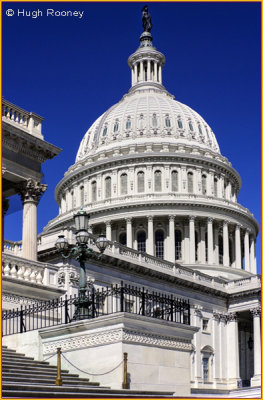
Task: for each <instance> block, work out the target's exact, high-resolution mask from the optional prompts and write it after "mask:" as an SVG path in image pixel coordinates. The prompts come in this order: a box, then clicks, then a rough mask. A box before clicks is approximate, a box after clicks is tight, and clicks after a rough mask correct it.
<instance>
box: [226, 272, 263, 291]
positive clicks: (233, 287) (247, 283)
mask: <svg viewBox="0 0 263 400" xmlns="http://www.w3.org/2000/svg"><path fill="white" fill-rule="evenodd" d="M225 286H226V289H227V290H228V292H229V293H235V292H239V291H242V289H244V290H249V289H253V288H260V287H261V277H260V276H259V275H252V276H250V277H248V278H244V279H238V280H234V281H231V282H228V283H226V285H225Z"/></svg>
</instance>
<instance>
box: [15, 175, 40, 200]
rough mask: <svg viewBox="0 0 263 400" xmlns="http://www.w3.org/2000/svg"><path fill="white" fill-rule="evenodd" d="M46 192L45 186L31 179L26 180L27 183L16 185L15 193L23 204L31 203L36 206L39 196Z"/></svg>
mask: <svg viewBox="0 0 263 400" xmlns="http://www.w3.org/2000/svg"><path fill="white" fill-rule="evenodd" d="M46 190H47V185H44V184H42V183H40V182H37V181H34V180H33V179H28V180H27V181H25V182H23V183H19V184H18V185H17V191H18V194H19V196H20V197H21V200H22V202H23V203H26V202H28V201H30V202H31V201H33V202H35V203H36V204H38V203H39V200H40V198H41V196H42V195H43V194H44V192H45V191H46Z"/></svg>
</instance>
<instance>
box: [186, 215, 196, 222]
mask: <svg viewBox="0 0 263 400" xmlns="http://www.w3.org/2000/svg"><path fill="white" fill-rule="evenodd" d="M188 219H189V221H194V220H195V219H196V216H195V215H189V217H188Z"/></svg>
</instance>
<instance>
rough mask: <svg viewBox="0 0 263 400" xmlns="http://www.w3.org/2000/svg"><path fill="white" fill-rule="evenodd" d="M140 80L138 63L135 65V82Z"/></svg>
mask: <svg viewBox="0 0 263 400" xmlns="http://www.w3.org/2000/svg"><path fill="white" fill-rule="evenodd" d="M137 82H138V66H137V63H136V64H135V65H134V83H137Z"/></svg>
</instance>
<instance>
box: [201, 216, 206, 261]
mask: <svg viewBox="0 0 263 400" xmlns="http://www.w3.org/2000/svg"><path fill="white" fill-rule="evenodd" d="M200 235H201V241H200V255H201V259H200V261H201V264H206V259H205V224H204V223H201V225H200Z"/></svg>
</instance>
